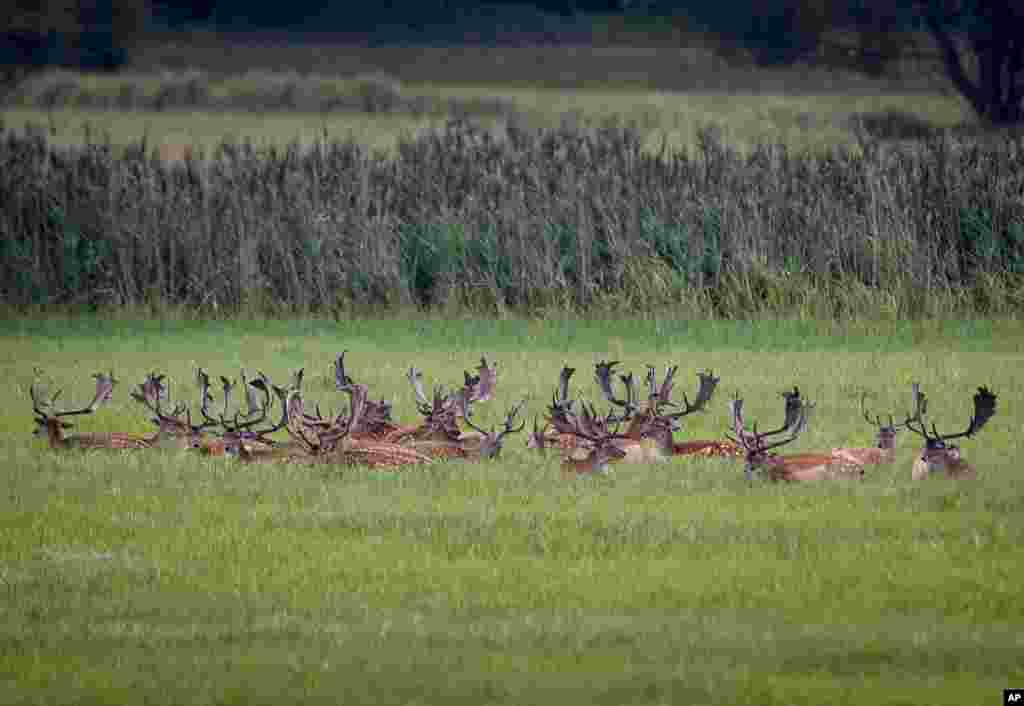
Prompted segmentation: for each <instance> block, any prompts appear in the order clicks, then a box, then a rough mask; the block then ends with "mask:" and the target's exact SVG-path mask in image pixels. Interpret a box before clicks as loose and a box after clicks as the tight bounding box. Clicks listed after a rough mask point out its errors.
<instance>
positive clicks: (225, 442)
mask: <svg viewBox="0 0 1024 706" xmlns="http://www.w3.org/2000/svg"><path fill="white" fill-rule="evenodd" d="M303 375H304V370H302V369H300V370H298V371H297V372H295V373H293V375H292V383H291V385H290V386H289V387H287V388H281V387H277V386H276V385H273V384H272V383H271V382H270V379H269V378H268V377H267V376H266V375H264V374H263V373H258V374H257V377H256V378H255V379H253V380H248V379H246V376H245V371H244V370H243V371H242V375H241V377H242V388H243V390H244V392H245V400H246V407H247V410H246V412H245V413H244V414H243V413H242V412H241V411H239V412H237V413H236V414H235V416H234V419H235V422H236V423H238V422H245V421H246V420H252V419H253V417H259V419H257V420H255V421H254V422H253V425H255V424H259V423H262V422H263V421H264V420H265V419H266V413H267V411H268V409H269V407H270V404H271V400H270V392H271V390H272V391H273V392H274V394H275V395H276V396H277V398H278V400H279V401H280V403H281V405H282V407H284V405H285V404H286V400H287V396H288V394H289V393H290V392H291V391H294V390H297V389H301V387H302V378H303ZM220 382H221V394H222V396H223V402H222V403H221V411H220V413H219V418H213V417H211V416H210V409H209V405H210V403H212V402H214V397H213V394H212V393H211V392H210V376H209V374H207V372H206V371H205V370H203V369H202V368H197V369H196V385H197V387H198V388H199V413H200V415H201V416H202V418H203V422H202V424H200V425H198V426H197V428H196V430H197V431H199V432H200V434H198V435H196V436H194V437H193V441H194V443H193V448H195V449H198V450H199V451H200V452H202V453H203V454H204V455H208V456H223V455H224V454H225V453H229V452H233V451H229V449H228V446H229V444H230V443H232V442H231V439H233V438H234V437H233V433H232V432H230V430H229V429H228V426H230V424H228V423H227V422H226V421H225V417H226V415H228V414H229V409H230V407H231V393H232V391H233V390H234V389H235V388H236V387H237V383H236V382H233V381H231V380H228V379H227V378H226V377H224V376H223V375H222V376H220ZM256 392H260V393H262V395H263V402H262V403H261V402H260V401H259V398H258V397H257V395H256ZM188 423H189V425H190V426H191V421H189V422H188ZM216 427H223V428H224V430H225V433H224V434H222V435H220V436H219V437H209V436H206V435H205V434H203V433H202V432H203V431H205V430H206V429H213V428H216ZM241 428H242V429H244V428H245V426H244V424H243V426H242V427H241ZM274 431H276V430H274ZM269 433H271V432H270V431H269V430H265V431H264V432H263V434H269ZM242 436H243V443H245V444H246V445H248V446H251V447H255V448H257V449H261V450H264V451H266V450H268V449H269V448H271V447H272V446H275V445H279V444H278V442H275V441H272V440H270V439H267V438H259V437H257V436H252V435H246V434H243V435H242Z"/></svg>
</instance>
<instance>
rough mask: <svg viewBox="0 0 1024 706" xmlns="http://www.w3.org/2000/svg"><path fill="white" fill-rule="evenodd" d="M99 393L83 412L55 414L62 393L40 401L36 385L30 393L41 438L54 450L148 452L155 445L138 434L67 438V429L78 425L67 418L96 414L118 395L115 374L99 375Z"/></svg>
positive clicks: (65, 411)
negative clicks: (114, 394) (66, 419)
mask: <svg viewBox="0 0 1024 706" xmlns="http://www.w3.org/2000/svg"><path fill="white" fill-rule="evenodd" d="M93 377H94V378H96V393H95V394H94V395H93V398H92V401H91V402H90V403H89V404H88V405H86V406H85V407H82V408H81V409H70V410H63V411H61V412H55V411H52V408H53V406H54V405H55V404H56V403H57V399H58V398H59V397H60V393H61V391H60V390H58V391H57V392H56V393H55V394H54V395H53V397H51V398H50V399H49V400H43V401H40V399H39V396H38V395H39V393H38V391H37V390H36V385H35V384H34V383H33V385H32V387H31V388H30V389H29V396H30V397H31V398H32V411H33V412H35V421H36V430H35V432H34V433H35V434H36V435H37V436H39V435H42V434H46V438H47V440H48V441H49V442H50V447H51V448H54V449H147V448H150V446H151V445H152V438H151V437H146V436H139V435H138V434H127V433H124V432H82V433H78V434H72V435H71V436H64V430H65V429H71V428H72V427H73V426H74V425H73V424H71V423H70V422H66V421H64V418H65V417H71V416H75V415H79V414H92V413H93V412H95V411H96V410H97V409H99V408H100V407H101V406H102V405H103V404H105V403H107V402H109V401H110V399H111V397H112V396H113V393H114V385H116V384H117V380H115V379H114V374H113V372H111V373H110V374H109V375H106V374H104V373H95V374H94V375H93Z"/></svg>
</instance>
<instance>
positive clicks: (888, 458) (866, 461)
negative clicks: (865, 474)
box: [832, 383, 924, 466]
mask: <svg viewBox="0 0 1024 706" xmlns="http://www.w3.org/2000/svg"><path fill="white" fill-rule="evenodd" d="M913 394H914V413H913V414H912V415H907V418H906V419H905V420H904V421H903V422H901V423H900V424H896V423H895V421H894V419H893V415H891V414H890V415H889V422H888V423H886V422H884V421H882V418H881V417H880V416H878V415H875V417H874V419H872V418H871V416H870V415H869V414H868V411H867V409H865V407H864V400H865V398H866V397H867V393H865V394H864V395H862V396H861V399H860V409H861V413H862V414H863V415H864V419H865V420H866V421H867V423H868V424H871V425H874V426H875V427H876V428H877V429H878V434H877V437H876V438H877V439H878V444H877V446H874V447H870V448H846V447H840V448H833V449H832V455H833V456H835V457H836V458H838V459H842V460H844V461H849V462H850V463H859V464H860V465H862V466H878V465H888V464H891V463H892V462H893V461H895V460H896V435H897V433H898V432H900V431H901V430H903V429H906V428H907V424H908V423H910V422H915V421H919V420H920V419H921V415H922V413H923V412H924V410H923V409H922V403H923V400H924V398H923V397H922V396H921V395H920V390H919V387H918V385H917V383H914V385H913Z"/></svg>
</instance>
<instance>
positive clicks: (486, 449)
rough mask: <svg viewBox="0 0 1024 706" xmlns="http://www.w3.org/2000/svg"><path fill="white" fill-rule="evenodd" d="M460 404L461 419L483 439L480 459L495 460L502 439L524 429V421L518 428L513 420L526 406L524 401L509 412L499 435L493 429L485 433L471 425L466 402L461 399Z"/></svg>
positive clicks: (499, 450) (499, 451)
mask: <svg viewBox="0 0 1024 706" xmlns="http://www.w3.org/2000/svg"><path fill="white" fill-rule="evenodd" d="M461 404H462V418H463V419H465V420H466V424H468V425H469V427H470V428H471V429H474V430H475V431H478V432H480V433H481V434H482V435H483V439H482V440H481V442H480V456H481V457H482V458H497V457H498V455H499V454H500V453H501V444H502V439H504V438H505V437H506V436H507V435H509V434H513V433H518V432H521V431H522V430H523V429H524V428H525V427H526V422H525V421H524V422H522V423H521V424H520V425H519V426H518V427H516V426H515V419H516V417H517V416H518V415H519V411H520V410H521V409H522V408H523V406H524V405H525V404H526V400H523V401H522V402H520V403H519V404H517V405H515V406H514V407H512V409H510V410H509V412H508V414H507V415H506V416H505V424H504V426H503V428H502V430H501V432H499V433H495V430H494V428H493V427H492V428H491V430H490V431H485V430H483V429H481V428H480V427H478V426H476V425H475V424H473V420H472V417H471V414H470V407H469V403H468V401H467V400H466V399H465V398H463V399H462V402H461Z"/></svg>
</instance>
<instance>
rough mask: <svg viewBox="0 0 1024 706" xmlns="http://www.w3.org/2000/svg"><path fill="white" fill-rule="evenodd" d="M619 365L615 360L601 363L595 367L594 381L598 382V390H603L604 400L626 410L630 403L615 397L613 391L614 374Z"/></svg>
mask: <svg viewBox="0 0 1024 706" xmlns="http://www.w3.org/2000/svg"><path fill="white" fill-rule="evenodd" d="M618 364H619V361H617V360H613V361H610V362H607V361H603V360H602V361H601V362H599V363H597V364H596V365H595V366H594V380H595V382H597V386H598V388H599V389H600V390H601V394H602V395H604V398H605V399H606V400H608V401H609V402H611V403H612V404H613V405H615V406H616V407H623V408H626V407H627V405H628V402H627V401H626V400H620V399H618V398H616V397H615V392H614V391H613V390H612V373H613V372H614V370H615V366H616V365H618Z"/></svg>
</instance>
